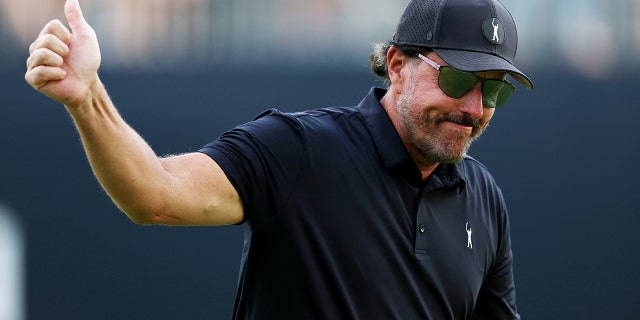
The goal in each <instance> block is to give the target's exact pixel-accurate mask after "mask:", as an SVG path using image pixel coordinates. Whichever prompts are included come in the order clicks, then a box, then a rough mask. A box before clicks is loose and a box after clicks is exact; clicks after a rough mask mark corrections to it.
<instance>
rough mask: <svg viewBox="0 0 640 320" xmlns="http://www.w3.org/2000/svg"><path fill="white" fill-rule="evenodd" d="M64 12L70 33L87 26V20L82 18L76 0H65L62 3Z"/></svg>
mask: <svg viewBox="0 0 640 320" xmlns="http://www.w3.org/2000/svg"><path fill="white" fill-rule="evenodd" d="M64 14H65V16H66V17H67V22H68V23H69V27H71V32H72V33H76V32H79V31H80V32H81V31H83V30H85V29H87V28H88V27H89V24H88V23H87V21H86V20H84V16H83V15H82V10H81V9H80V3H79V2H78V0H67V2H66V3H65V4H64Z"/></svg>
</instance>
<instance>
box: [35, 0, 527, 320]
mask: <svg viewBox="0 0 640 320" xmlns="http://www.w3.org/2000/svg"><path fill="white" fill-rule="evenodd" d="M65 14H66V17H67V20H68V22H69V25H70V27H71V31H72V32H69V31H68V30H67V29H66V28H65V27H64V26H63V25H62V23H61V22H59V21H52V22H50V23H49V24H47V25H46V26H45V27H44V29H43V31H42V33H41V34H40V36H39V37H38V38H37V39H36V41H35V42H34V43H33V44H32V45H31V47H30V50H29V51H30V54H31V55H30V57H29V58H28V60H27V69H28V70H27V73H26V75H25V78H26V80H27V82H28V83H29V84H31V85H32V86H33V87H34V88H36V89H37V90H39V91H40V92H42V93H44V94H46V95H47V96H49V97H51V98H52V99H54V100H56V101H59V102H61V103H63V104H64V105H65V108H66V109H67V111H68V112H69V113H70V114H71V116H72V118H73V120H74V122H75V124H76V126H77V128H78V131H79V133H80V136H81V138H82V141H83V144H84V147H85V150H86V153H87V157H88V159H89V161H90V163H91V166H92V168H93V170H94V172H95V175H96V176H97V178H98V179H99V181H100V183H101V184H102V186H103V187H104V188H105V190H106V191H107V192H108V194H109V196H110V197H111V198H112V199H113V201H114V202H115V203H116V204H117V205H118V207H119V208H120V209H122V210H123V211H124V212H125V213H126V214H127V215H128V216H129V217H130V218H131V219H132V220H133V221H134V222H136V223H141V224H170V225H227V224H240V223H243V224H244V225H245V230H246V240H245V249H244V252H243V259H242V267H241V272H240V280H239V284H238V293H237V297H236V304H235V308H234V318H236V319H489V318H491V319H518V318H519V315H518V313H517V310H516V305H515V288H514V282H513V273H512V254H511V245H510V243H511V242H510V234H509V222H508V217H507V210H506V207H505V203H504V200H503V197H502V194H501V191H500V189H499V188H498V187H497V185H496V184H495V182H494V180H493V178H492V177H491V175H490V174H489V172H488V171H487V170H486V169H485V167H483V166H482V165H481V164H480V163H479V162H477V161H476V160H474V159H472V158H470V157H468V156H467V155H466V153H467V150H468V148H469V146H470V144H471V143H472V141H473V140H474V139H476V138H477V137H478V136H479V135H480V134H481V133H482V131H483V130H484V128H486V126H487V125H488V123H489V121H490V119H491V117H492V115H493V113H494V108H495V107H497V106H500V105H502V104H504V103H505V102H506V100H508V98H509V96H510V95H511V93H512V92H513V89H514V87H513V86H512V85H511V84H510V83H508V82H506V81H504V78H505V76H506V75H510V76H511V77H513V78H515V79H516V80H517V81H518V82H520V83H521V84H523V85H524V86H525V87H527V88H532V83H531V81H530V80H529V79H528V78H527V77H526V76H525V75H524V74H523V73H522V72H520V71H519V70H518V69H517V68H516V67H514V66H513V64H512V63H513V59H514V57H515V52H516V45H517V35H516V29H515V24H514V22H513V19H512V17H511V16H510V14H509V13H508V11H507V10H506V9H505V8H504V6H502V5H501V4H500V3H499V2H497V1H496V0H448V1H436V0H414V1H411V2H410V3H409V4H408V6H407V8H406V10H405V12H404V13H403V15H402V17H401V19H400V22H399V24H398V27H397V30H396V33H395V35H394V37H393V40H392V41H389V42H386V43H381V44H378V45H376V47H375V49H374V52H373V53H372V55H371V64H372V69H373V71H374V72H375V73H376V74H378V75H380V76H382V77H383V78H384V79H385V81H386V83H387V85H388V88H387V89H378V88H374V89H372V90H371V92H370V93H369V94H368V95H367V96H366V97H365V98H364V99H363V100H362V102H361V103H360V104H359V105H358V106H356V107H353V108H331V109H321V110H311V111H306V112H300V113H293V114H285V113H281V112H279V111H277V110H269V111H266V112H265V113H263V114H261V115H260V116H258V117H257V118H256V119H254V120H253V121H251V122H248V123H246V124H244V125H241V126H239V127H237V128H235V129H233V130H230V131H229V132H227V133H225V134H223V135H222V136H221V137H220V138H218V139H217V140H215V141H213V142H211V143H210V144H208V145H206V146H204V147H203V148H202V149H201V150H200V151H199V152H194V153H187V154H182V155H178V156H171V157H165V158H159V157H157V156H156V155H155V153H154V152H153V151H152V150H151V148H150V147H149V146H148V145H147V144H146V143H145V142H144V141H143V140H142V138H140V136H139V135H138V134H137V133H136V132H135V131H134V130H133V129H131V128H130V127H129V126H128V125H127V124H126V123H125V122H124V120H123V119H122V118H121V117H120V116H119V115H118V112H117V111H116V109H115V107H114V105H113V103H112V102H111V101H110V99H109V97H108V95H107V92H106V90H105V88H104V86H103V85H102V83H101V82H100V79H99V77H98V75H97V70H98V66H99V64H100V51H99V48H98V43H97V40H96V36H95V33H94V31H93V30H92V29H91V27H90V26H89V25H88V24H87V22H86V21H85V20H84V18H83V17H82V13H81V10H80V6H79V4H78V1H77V0H68V1H67V3H66V5H65ZM495 25H497V26H498V27H497V28H496V27H494V26H495ZM494 28H495V29H494ZM185 102H187V101H185Z"/></svg>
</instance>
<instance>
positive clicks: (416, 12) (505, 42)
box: [393, 0, 533, 89]
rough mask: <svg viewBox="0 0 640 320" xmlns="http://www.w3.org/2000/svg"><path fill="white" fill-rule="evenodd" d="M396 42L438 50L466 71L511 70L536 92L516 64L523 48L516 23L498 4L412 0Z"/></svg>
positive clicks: (469, 0) (494, 0)
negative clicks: (519, 40) (516, 59)
mask: <svg viewBox="0 0 640 320" xmlns="http://www.w3.org/2000/svg"><path fill="white" fill-rule="evenodd" d="M393 42H394V43H396V44H400V45H410V46H418V47H428V48H432V49H433V51H435V53H436V54H438V56H440V58H442V60H444V61H445V62H447V64H449V65H450V66H452V67H454V68H456V69H458V70H461V71H467V72H482V71H505V72H507V73H508V74H509V75H510V76H512V77H513V78H514V79H516V80H517V81H518V82H519V83H520V84H522V85H523V86H525V87H526V88H528V89H532V88H533V82H531V80H530V79H529V77H527V76H526V75H525V74H524V73H523V72H522V71H520V70H518V68H516V67H515V66H514V65H513V62H514V59H515V56H516V50H517V47H518V33H517V31H516V24H515V22H514V21H513V17H512V16H511V14H510V13H509V11H507V9H506V8H505V7H504V5H502V3H500V2H499V1H497V0H411V1H410V2H409V4H408V5H407V7H406V8H405V11H404V13H403V14H402V17H400V21H399V22H398V26H397V29H396V33H395V34H394V36H393Z"/></svg>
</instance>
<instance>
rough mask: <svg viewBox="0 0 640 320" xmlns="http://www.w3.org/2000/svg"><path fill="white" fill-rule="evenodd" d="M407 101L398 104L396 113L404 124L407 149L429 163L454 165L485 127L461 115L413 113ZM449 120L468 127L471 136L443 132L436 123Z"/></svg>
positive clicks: (460, 159) (463, 156) (461, 133)
mask: <svg viewBox="0 0 640 320" xmlns="http://www.w3.org/2000/svg"><path fill="white" fill-rule="evenodd" d="M410 106H411V105H410V104H409V102H408V101H406V100H405V101H398V114H399V116H400V120H401V121H402V122H403V124H404V130H405V135H406V139H407V141H408V143H409V145H410V147H411V148H413V149H414V150H415V151H416V152H417V153H418V154H419V155H421V156H422V157H424V159H426V162H428V163H430V164H436V163H443V164H454V163H458V162H460V161H462V160H463V159H464V158H465V157H466V155H467V152H468V151H469V148H470V147H471V145H472V144H473V142H474V141H476V140H477V139H478V138H479V137H480V135H482V133H483V132H484V129H485V128H486V125H484V126H483V125H481V124H480V121H479V120H477V119H473V118H471V117H469V116H468V115H465V114H459V115H453V114H444V115H437V116H431V115H430V114H429V113H428V112H427V111H418V112H416V111H413V110H412V109H411V107H410ZM444 121H449V122H453V123H456V124H461V125H466V126H472V128H473V130H472V132H471V134H470V135H469V134H466V133H464V132H461V131H460V132H453V131H445V130H443V129H442V128H440V127H439V124H440V123H442V122H444Z"/></svg>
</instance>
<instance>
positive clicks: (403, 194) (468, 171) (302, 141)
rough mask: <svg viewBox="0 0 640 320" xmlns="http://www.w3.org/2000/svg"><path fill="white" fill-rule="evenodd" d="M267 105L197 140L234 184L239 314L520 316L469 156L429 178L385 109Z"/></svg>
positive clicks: (375, 102) (485, 182)
mask: <svg viewBox="0 0 640 320" xmlns="http://www.w3.org/2000/svg"><path fill="white" fill-rule="evenodd" d="M384 93H385V91H384V90H382V89H372V90H371V92H370V93H369V94H368V95H367V96H366V97H365V98H364V100H363V101H362V102H361V103H360V104H359V105H358V106H356V107H349V108H327V109H318V110H311V111H306V112H300V113H291V114H287V113H281V112H279V111H277V110H269V111H267V112H265V113H263V114H261V115H259V116H258V117H257V118H256V119H254V120H253V121H251V122H249V123H246V124H244V125H241V126H239V127H237V128H234V129H233V130H230V131H229V132H227V133H225V134H223V135H222V136H221V137H220V138H219V139H218V140H216V141H214V142H211V143H210V144H208V145H206V146H205V147H203V148H202V149H201V150H200V151H201V152H204V153H206V154H208V155H209V156H211V157H212V158H213V159H214V160H215V161H216V162H217V163H218V164H219V165H220V166H221V167H222V169H223V170H224V172H225V174H226V175H227V177H228V178H229V180H230V181H231V182H232V184H233V185H234V186H235V188H236V190H237V191H238V192H239V194H240V196H241V197H242V200H243V203H244V208H245V222H244V224H245V226H246V237H245V245H244V251H243V258H242V262H241V270H240V279H239V284H238V292H237V297H236V304H235V309H234V318H235V319H437V320H443V319H456V320H457V319H489V318H491V319H517V318H519V316H518V315H517V313H516V307H515V289H514V283H513V276H512V255H511V245H510V238H509V223H508V218H507V211H506V208H505V203H504V201H503V198H502V194H501V192H500V189H499V188H498V187H497V186H496V184H495V182H494V180H493V178H492V177H491V175H490V174H489V172H488V171H487V170H486V168H485V167H484V166H483V165H481V164H480V163H479V162H477V161H476V160H474V159H472V158H470V157H467V158H465V159H464V160H463V161H462V162H460V163H458V164H456V165H440V166H438V167H437V168H436V170H435V172H434V173H433V174H432V175H431V176H430V177H429V178H428V179H427V180H426V181H424V182H423V181H421V176H420V172H419V171H418V169H417V168H416V167H415V166H414V164H413V162H412V160H411V158H410V156H409V154H408V152H407V151H406V149H405V148H404V146H403V144H402V142H401V140H400V138H399V136H398V134H397V133H396V131H395V129H394V127H393V125H392V123H391V121H390V120H389V118H388V116H387V114H386V112H385V111H384V109H383V108H382V106H381V105H380V102H379V100H380V98H381V97H382V96H383V95H384Z"/></svg>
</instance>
